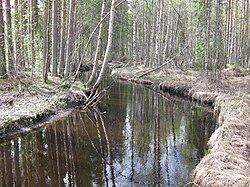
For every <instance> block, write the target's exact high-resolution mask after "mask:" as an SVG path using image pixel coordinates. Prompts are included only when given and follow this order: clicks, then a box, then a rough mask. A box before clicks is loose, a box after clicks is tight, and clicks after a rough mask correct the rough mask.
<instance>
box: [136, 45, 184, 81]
mask: <svg viewBox="0 0 250 187" xmlns="http://www.w3.org/2000/svg"><path fill="white" fill-rule="evenodd" d="M188 46H189V45H187V46H186V47H184V48H183V49H182V50H181V51H180V52H179V53H177V54H176V55H175V56H174V57H172V58H171V59H169V60H168V61H167V62H165V63H163V64H162V65H160V66H158V67H156V68H153V69H151V70H148V71H146V72H145V73H143V74H142V75H139V76H137V77H136V78H141V77H143V76H145V75H147V74H149V73H151V72H153V71H156V70H158V69H160V68H162V67H163V66H166V65H167V64H168V63H169V62H171V61H172V60H174V59H175V58H176V57H177V56H179V55H180V54H181V53H182V52H183V51H184V50H185V49H186V48H187V47H188Z"/></svg>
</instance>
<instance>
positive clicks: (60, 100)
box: [0, 72, 84, 139]
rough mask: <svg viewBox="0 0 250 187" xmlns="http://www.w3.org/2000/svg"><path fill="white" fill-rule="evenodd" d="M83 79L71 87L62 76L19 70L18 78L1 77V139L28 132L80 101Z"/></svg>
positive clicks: (81, 99)
mask: <svg viewBox="0 0 250 187" xmlns="http://www.w3.org/2000/svg"><path fill="white" fill-rule="evenodd" d="M81 86H83V85H82V84H81V83H80V82H76V83H74V85H73V86H72V87H71V86H70V85H68V84H67V83H66V82H62V79H60V78H59V77H49V81H48V83H44V82H43V80H42V77H39V76H36V75H32V76H31V75H30V73H27V72H25V73H22V74H19V75H18V76H17V77H16V78H15V79H0V139H3V138H4V137H6V136H10V135H14V134H18V133H23V132H28V131H30V130H32V129H34V128H37V127H38V126H39V125H42V122H44V121H46V120H48V119H49V118H52V117H53V116H58V115H60V114H63V113H65V111H67V110H68V109H70V108H72V107H75V106H77V105H80V104H81V103H82V102H83V101H84V99H83V97H82V95H81V94H80V93H79V90H80V89H79V88H81Z"/></svg>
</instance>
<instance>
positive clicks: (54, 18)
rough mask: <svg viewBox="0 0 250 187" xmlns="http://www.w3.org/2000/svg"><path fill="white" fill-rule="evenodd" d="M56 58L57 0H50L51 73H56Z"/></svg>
mask: <svg viewBox="0 0 250 187" xmlns="http://www.w3.org/2000/svg"><path fill="white" fill-rule="evenodd" d="M57 58H58V0H53V1H52V57H51V59H52V75H54V76H56V75H57V66H58V65H57V64H58V62H57Z"/></svg>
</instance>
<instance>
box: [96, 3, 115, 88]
mask: <svg viewBox="0 0 250 187" xmlns="http://www.w3.org/2000/svg"><path fill="white" fill-rule="evenodd" d="M115 2H116V0H112V2H111V8H110V18H109V29H108V42H107V47H106V51H105V55H104V59H103V63H102V68H101V71H100V73H99V76H98V78H97V80H96V82H95V84H94V86H93V90H95V89H97V88H98V86H99V85H100V83H101V80H102V78H103V76H104V72H105V69H106V66H107V62H108V57H109V54H110V49H111V47H112V46H111V45H112V39H113V25H114V19H115Z"/></svg>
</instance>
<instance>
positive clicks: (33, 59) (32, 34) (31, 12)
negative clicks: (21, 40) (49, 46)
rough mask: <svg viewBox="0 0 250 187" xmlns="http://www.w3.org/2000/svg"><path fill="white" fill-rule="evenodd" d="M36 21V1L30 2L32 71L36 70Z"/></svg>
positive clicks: (31, 0) (30, 55)
mask: <svg viewBox="0 0 250 187" xmlns="http://www.w3.org/2000/svg"><path fill="white" fill-rule="evenodd" d="M34 26H35V19H34V0H30V1H29V53H30V54H29V57H30V58H29V59H30V62H31V63H30V64H32V70H34V68H35V45H34V42H35V41H34V40H35V29H34Z"/></svg>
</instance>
